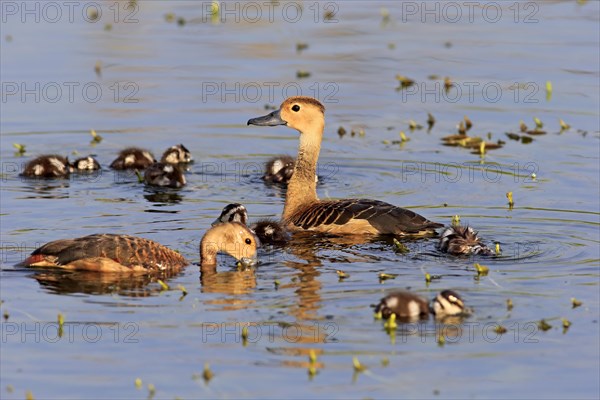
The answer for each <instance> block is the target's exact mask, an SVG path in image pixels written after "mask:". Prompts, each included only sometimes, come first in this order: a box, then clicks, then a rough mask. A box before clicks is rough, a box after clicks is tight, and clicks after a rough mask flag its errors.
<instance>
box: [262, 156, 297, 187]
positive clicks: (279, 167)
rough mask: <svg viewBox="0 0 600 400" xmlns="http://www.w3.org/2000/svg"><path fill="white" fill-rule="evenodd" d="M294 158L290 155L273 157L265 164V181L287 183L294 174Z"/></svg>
mask: <svg viewBox="0 0 600 400" xmlns="http://www.w3.org/2000/svg"><path fill="white" fill-rule="evenodd" d="M295 162H296V161H295V160H294V159H293V158H292V157H290V156H277V157H273V158H272V159H270V160H269V161H267V164H266V165H265V174H264V175H263V177H262V179H263V180H264V181H265V182H272V183H288V182H289V181H290V178H291V177H292V175H293V174H294V164H295Z"/></svg>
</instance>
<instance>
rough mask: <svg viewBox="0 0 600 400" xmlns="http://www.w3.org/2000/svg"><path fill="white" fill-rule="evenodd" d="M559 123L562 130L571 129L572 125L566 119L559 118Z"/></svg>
mask: <svg viewBox="0 0 600 400" xmlns="http://www.w3.org/2000/svg"><path fill="white" fill-rule="evenodd" d="M558 123H559V124H560V130H561V131H566V130H569V129H571V125H569V124H567V123H566V122H565V121H563V120H562V119H559V120H558Z"/></svg>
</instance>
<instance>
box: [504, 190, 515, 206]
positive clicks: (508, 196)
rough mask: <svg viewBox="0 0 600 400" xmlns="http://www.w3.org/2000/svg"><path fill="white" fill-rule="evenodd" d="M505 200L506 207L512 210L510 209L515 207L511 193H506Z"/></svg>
mask: <svg viewBox="0 0 600 400" xmlns="http://www.w3.org/2000/svg"><path fill="white" fill-rule="evenodd" d="M506 198H507V199H508V207H509V209H511V210H512V208H513V207H514V205H515V202H514V200H513V192H506Z"/></svg>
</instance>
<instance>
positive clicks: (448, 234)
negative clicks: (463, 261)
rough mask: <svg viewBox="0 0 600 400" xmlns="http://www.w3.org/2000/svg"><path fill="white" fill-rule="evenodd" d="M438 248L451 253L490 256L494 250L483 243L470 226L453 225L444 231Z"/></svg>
mask: <svg viewBox="0 0 600 400" xmlns="http://www.w3.org/2000/svg"><path fill="white" fill-rule="evenodd" d="M438 248H439V249H440V250H441V251H443V252H445V253H449V254H454V255H461V254H464V255H469V254H481V255H486V256H490V255H493V254H494V252H493V251H492V250H490V249H489V248H488V247H487V246H486V245H485V244H483V243H481V242H480V240H479V237H478V236H477V232H475V231H474V230H473V228H471V227H470V226H460V225H459V226H451V227H448V228H446V229H444V231H443V232H442V235H441V237H440V241H439V243H438Z"/></svg>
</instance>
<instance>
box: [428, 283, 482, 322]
mask: <svg viewBox="0 0 600 400" xmlns="http://www.w3.org/2000/svg"><path fill="white" fill-rule="evenodd" d="M430 311H431V313H432V314H434V315H435V317H436V318H445V317H449V316H455V315H464V316H467V315H470V314H472V313H473V310H472V309H471V308H470V307H465V303H464V301H463V299H462V298H461V297H460V296H459V294H458V293H456V292H455V291H454V290H443V291H441V292H440V293H438V295H437V296H435V298H434V299H433V300H432V301H431V309H430Z"/></svg>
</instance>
